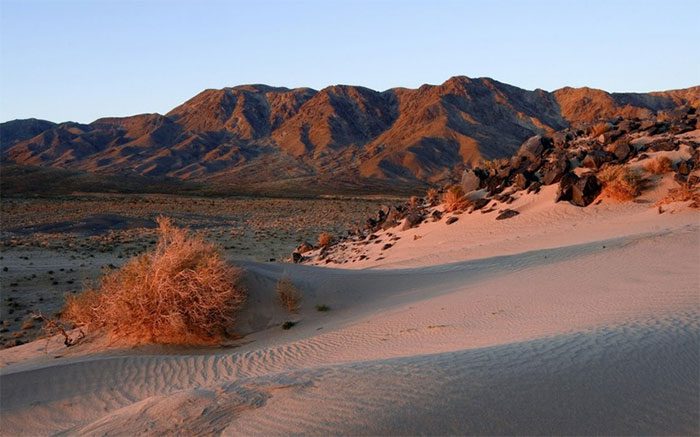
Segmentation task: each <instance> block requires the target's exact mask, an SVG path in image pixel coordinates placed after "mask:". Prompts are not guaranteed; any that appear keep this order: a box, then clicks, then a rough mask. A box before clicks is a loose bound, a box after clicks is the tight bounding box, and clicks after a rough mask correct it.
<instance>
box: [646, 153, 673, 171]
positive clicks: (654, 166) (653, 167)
mask: <svg viewBox="0 0 700 437" xmlns="http://www.w3.org/2000/svg"><path fill="white" fill-rule="evenodd" d="M644 169H645V170H646V171H648V172H649V173H652V174H664V173H668V172H670V171H673V161H671V159H670V158H669V157H668V156H657V157H656V159H652V160H651V161H649V162H647V164H646V165H645V166H644Z"/></svg>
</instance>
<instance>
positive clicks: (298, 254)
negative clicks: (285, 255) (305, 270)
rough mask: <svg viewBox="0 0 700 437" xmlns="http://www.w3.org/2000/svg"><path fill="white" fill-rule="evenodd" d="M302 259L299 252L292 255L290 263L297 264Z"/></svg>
mask: <svg viewBox="0 0 700 437" xmlns="http://www.w3.org/2000/svg"><path fill="white" fill-rule="evenodd" d="M303 259H304V256H303V255H302V254H300V253H299V252H293V253H292V261H294V264H299V263H300V262H301V261H302V260H303Z"/></svg>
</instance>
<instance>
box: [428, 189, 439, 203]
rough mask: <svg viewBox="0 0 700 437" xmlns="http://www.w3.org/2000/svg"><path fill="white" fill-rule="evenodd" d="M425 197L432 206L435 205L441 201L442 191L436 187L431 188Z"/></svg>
mask: <svg viewBox="0 0 700 437" xmlns="http://www.w3.org/2000/svg"><path fill="white" fill-rule="evenodd" d="M425 198H426V200H427V201H428V203H429V204H430V206H435V205H437V204H438V203H439V202H440V192H439V191H438V190H437V189H436V188H430V189H429V190H428V191H427V192H426V193H425Z"/></svg>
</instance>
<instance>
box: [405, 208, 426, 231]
mask: <svg viewBox="0 0 700 437" xmlns="http://www.w3.org/2000/svg"><path fill="white" fill-rule="evenodd" d="M423 218H424V217H423V214H421V213H419V212H418V211H411V212H409V213H408V214H407V215H406V218H405V219H404V221H403V226H401V230H402V231H405V230H407V229H411V228H413V227H416V226H418V225H419V224H420V223H421V222H422V221H423Z"/></svg>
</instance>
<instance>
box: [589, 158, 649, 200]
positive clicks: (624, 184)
mask: <svg viewBox="0 0 700 437" xmlns="http://www.w3.org/2000/svg"><path fill="white" fill-rule="evenodd" d="M597 176H598V179H599V180H600V181H601V182H602V183H603V193H604V194H606V195H608V196H609V197H611V198H613V199H615V200H620V201H625V200H632V199H634V198H636V197H637V196H639V195H640V194H641V193H642V187H643V184H644V180H643V179H642V177H641V176H640V174H639V173H638V172H637V171H635V170H633V169H631V168H629V167H626V166H624V165H609V166H607V167H605V168H603V169H602V170H601V171H600V172H599V173H598V175H597Z"/></svg>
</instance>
